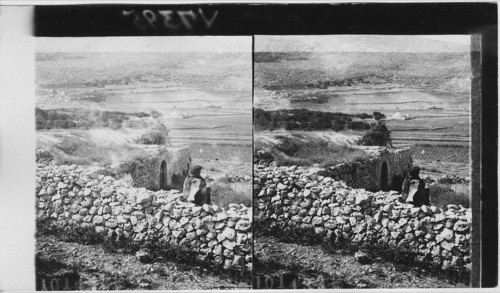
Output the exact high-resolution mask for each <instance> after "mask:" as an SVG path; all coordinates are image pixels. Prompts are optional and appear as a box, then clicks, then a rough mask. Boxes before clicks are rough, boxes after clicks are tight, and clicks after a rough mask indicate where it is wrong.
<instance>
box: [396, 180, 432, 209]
mask: <svg viewBox="0 0 500 293" xmlns="http://www.w3.org/2000/svg"><path fill="white" fill-rule="evenodd" d="M401 194H402V197H403V201H405V202H408V203H411V204H413V205H414V206H416V207H419V206H422V205H430V198H429V197H430V196H429V188H427V186H426V184H425V182H424V180H422V179H420V177H412V176H409V177H408V178H406V179H405V180H404V182H403V188H402V192H401Z"/></svg>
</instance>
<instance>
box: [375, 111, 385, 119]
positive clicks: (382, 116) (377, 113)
mask: <svg viewBox="0 0 500 293" xmlns="http://www.w3.org/2000/svg"><path fill="white" fill-rule="evenodd" d="M373 118H374V119H375V120H380V119H385V115H384V114H382V113H380V112H377V111H375V112H373Z"/></svg>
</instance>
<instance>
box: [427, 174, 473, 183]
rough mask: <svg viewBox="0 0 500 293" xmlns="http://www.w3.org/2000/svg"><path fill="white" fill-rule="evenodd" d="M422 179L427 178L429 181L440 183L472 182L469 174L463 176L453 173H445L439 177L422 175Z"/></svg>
mask: <svg viewBox="0 0 500 293" xmlns="http://www.w3.org/2000/svg"><path fill="white" fill-rule="evenodd" d="M422 179H423V180H425V181H426V182H427V183H433V182H438V183H448V184H456V183H469V182H470V177H469V176H466V177H461V176H458V175H451V174H444V175H442V176H439V177H434V176H429V175H424V176H422Z"/></svg>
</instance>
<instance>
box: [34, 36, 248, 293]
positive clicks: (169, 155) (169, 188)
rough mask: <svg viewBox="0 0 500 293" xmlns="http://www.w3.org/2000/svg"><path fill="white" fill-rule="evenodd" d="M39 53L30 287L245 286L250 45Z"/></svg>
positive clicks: (110, 41)
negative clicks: (33, 284)
mask: <svg viewBox="0 0 500 293" xmlns="http://www.w3.org/2000/svg"><path fill="white" fill-rule="evenodd" d="M35 42H36V59H35V89H36V95H35V125H36V162H37V163H36V190H35V192H36V235H35V238H36V261H35V270H36V289H37V290H123V289H134V290H168V289H225V288H226V289H230V288H233V289H234V288H238V289H248V288H251V266H252V246H253V245H252V210H251V200H252V197H251V196H252V194H251V189H252V183H251V174H250V173H251V170H252V167H251V166H252V165H251V160H252V110H251V109H252V108H251V107H252V37H243V36H233V37H198V36H195V37H100V38H97V37H96V38H94V37H92V38H42V37H39V38H36V40H35ZM56 287H57V288H56Z"/></svg>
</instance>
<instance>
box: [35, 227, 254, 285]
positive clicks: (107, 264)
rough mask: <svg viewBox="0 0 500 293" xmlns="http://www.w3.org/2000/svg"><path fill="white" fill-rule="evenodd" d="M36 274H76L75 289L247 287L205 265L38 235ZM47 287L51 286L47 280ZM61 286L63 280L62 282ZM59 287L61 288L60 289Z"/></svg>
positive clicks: (238, 280) (239, 281) (239, 280)
mask: <svg viewBox="0 0 500 293" xmlns="http://www.w3.org/2000/svg"><path fill="white" fill-rule="evenodd" d="M36 255H37V274H50V275H51V276H58V275H59V276H60V275H64V274H68V273H69V274H71V273H73V274H74V273H76V274H78V275H79V279H80V281H79V283H78V284H77V285H76V288H75V289H77V290H124V289H133V290H172V289H193V290H207V289H248V288H249V287H250V284H247V283H245V282H242V281H241V278H231V277H229V276H222V275H216V274H215V273H213V272H210V271H208V270H207V269H206V268H202V267H197V266H193V265H187V264H178V263H173V262H168V261H164V260H161V259H156V260H153V261H152V262H151V263H142V262H140V261H139V260H138V259H137V258H136V257H135V256H134V255H131V254H126V253H120V252H119V251H118V252H116V253H111V252H108V251H106V250H105V249H104V248H102V247H101V246H99V245H82V244H78V243H68V242H63V241H60V240H58V239H57V238H56V237H54V236H40V237H37V243H36ZM46 286H50V281H49V280H48V279H47V281H46ZM61 286H62V283H61ZM71 286H72V284H70V287H71ZM59 290H61V288H59Z"/></svg>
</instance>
